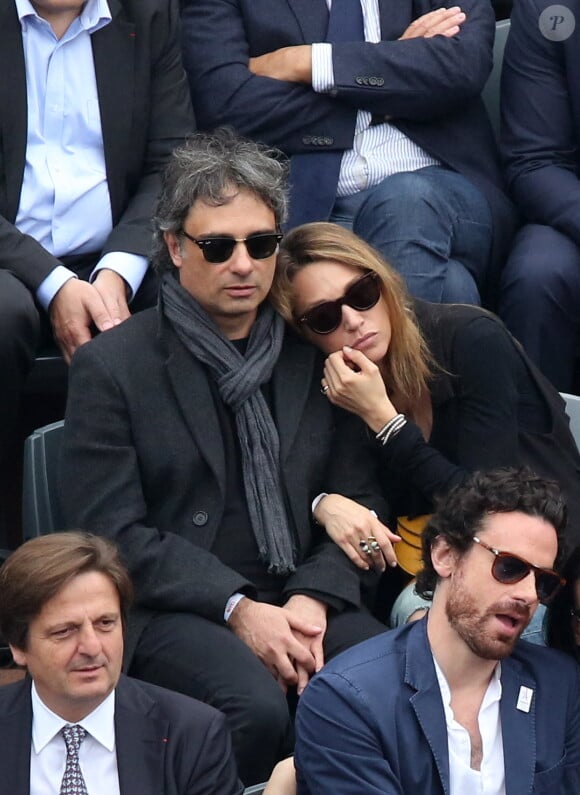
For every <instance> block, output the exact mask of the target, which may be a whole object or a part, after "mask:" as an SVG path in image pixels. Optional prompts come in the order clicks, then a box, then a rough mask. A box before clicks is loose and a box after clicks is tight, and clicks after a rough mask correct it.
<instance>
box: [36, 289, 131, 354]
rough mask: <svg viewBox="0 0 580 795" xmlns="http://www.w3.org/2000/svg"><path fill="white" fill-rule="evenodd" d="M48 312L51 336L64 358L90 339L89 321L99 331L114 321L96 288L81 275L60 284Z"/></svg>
mask: <svg viewBox="0 0 580 795" xmlns="http://www.w3.org/2000/svg"><path fill="white" fill-rule="evenodd" d="M49 316H50V322H51V323H52V329H53V333H54V338H55V340H56V342H57V343H58V346H59V348H60V349H61V351H62V355H63V356H64V358H65V359H66V361H67V362H70V360H71V358H72V355H73V353H74V352H75V351H76V349H77V348H78V347H79V346H80V345H84V343H85V342H88V341H89V340H90V339H91V336H92V333H91V325H92V324H94V325H95V326H96V327H97V328H98V329H99V331H106V330H107V329H110V328H112V327H113V326H114V325H116V324H115V322H114V319H113V317H112V316H111V313H110V312H109V310H108V309H107V307H106V305H105V303H104V301H103V299H102V298H101V296H100V294H99V292H98V290H97V289H96V288H95V287H94V285H92V284H89V283H88V282H85V281H82V280H81V279H69V280H68V281H67V282H65V283H64V284H63V286H62V287H61V288H60V290H59V291H58V292H57V294H56V295H55V296H54V298H53V299H52V301H51V303H50V307H49Z"/></svg>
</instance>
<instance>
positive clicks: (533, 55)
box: [499, 0, 580, 392]
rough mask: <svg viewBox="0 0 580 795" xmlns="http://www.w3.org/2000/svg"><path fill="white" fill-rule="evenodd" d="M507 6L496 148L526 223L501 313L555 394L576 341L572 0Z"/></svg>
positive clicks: (577, 20) (579, 322) (579, 29)
mask: <svg viewBox="0 0 580 795" xmlns="http://www.w3.org/2000/svg"><path fill="white" fill-rule="evenodd" d="M557 9H559V11H557V12H554V4H553V3H551V2H549V1H548V0H520V1H519V2H518V3H516V4H515V5H514V11H513V14H512V17H511V27H510V34H509V37H508V41H507V44H506V50H505V56H504V61H503V72H502V134H501V146H502V154H503V156H504V159H505V168H506V175H507V180H508V185H509V188H510V189H511V192H512V195H513V198H514V199H515V202H516V204H517V205H518V207H519V208H520V210H521V211H522V213H523V215H524V218H525V220H526V221H527V223H526V224H525V226H523V227H522V229H521V230H520V231H519V233H518V235H517V237H516V239H515V243H514V247H513V250H512V252H511V254H510V257H509V260H508V262H507V264H506V267H505V270H504V272H503V274H502V284H501V300H500V304H499V314H500V315H501V317H502V319H503V320H504V321H505V323H506V325H507V326H508V328H509V329H510V331H511V332H512V334H514V336H515V337H517V338H518V339H519V341H520V342H521V343H522V345H523V346H524V348H525V349H526V352H527V353H528V355H529V356H530V358H531V359H532V361H533V362H534V363H535V364H536V365H537V366H538V367H539V368H540V370H541V371H542V372H543V373H544V375H546V376H547V377H548V378H549V379H550V380H551V381H552V383H553V384H554V386H555V387H556V389H559V390H560V391H561V392H571V391H574V389H573V386H574V372H575V367H576V361H577V358H578V355H579V349H580V2H579V0H570V2H567V3H565V4H564V5H558V6H557Z"/></svg>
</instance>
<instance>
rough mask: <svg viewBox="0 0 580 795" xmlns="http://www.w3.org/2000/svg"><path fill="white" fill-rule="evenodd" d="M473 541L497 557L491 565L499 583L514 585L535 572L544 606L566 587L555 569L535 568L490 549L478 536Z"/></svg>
mask: <svg viewBox="0 0 580 795" xmlns="http://www.w3.org/2000/svg"><path fill="white" fill-rule="evenodd" d="M473 541H474V542H475V543H476V544H479V545H480V546H481V547H483V548H484V549H487V550H489V552H491V553H492V554H493V555H495V560H494V561H493V563H492V564H491V573H492V575H493V577H494V579H496V580H497V581H498V582H501V583H503V584H504V585H513V584H514V583H516V582H521V581H522V580H523V579H524V577H527V576H528V574H529V573H530V572H531V571H533V572H534V576H535V578H536V593H537V594H538V599H539V600H540V602H542V604H547V603H548V602H549V601H550V600H551V599H553V597H554V596H555V595H556V593H557V592H558V591H559V590H560V588H561V587H562V586H563V585H566V580H565V579H564V577H561V576H560V575H559V574H558V572H557V571H554V570H553V569H543V568H541V566H535V565H534V564H533V563H529V562H528V561H527V560H524V559H523V558H520V557H518V556H517V555H514V554H512V553H511V552H500V550H499V549H494V548H493V547H490V546H489V544H486V543H485V542H484V541H482V540H481V539H479V538H478V537H477V536H473Z"/></svg>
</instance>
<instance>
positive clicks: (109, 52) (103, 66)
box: [91, 0, 136, 218]
mask: <svg viewBox="0 0 580 795" xmlns="http://www.w3.org/2000/svg"><path fill="white" fill-rule="evenodd" d="M109 7H110V9H111V15H112V17H113V19H112V21H111V22H110V24H108V25H105V27H104V28H101V30H98V31H97V32H96V33H94V34H93V35H92V36H91V41H92V46H93V58H94V62H95V74H96V79H97V92H98V95H99V109H100V112H101V127H102V131H103V144H104V149H105V164H106V169H107V182H108V185H109V193H110V197H111V210H112V214H113V218H118V217H119V216H120V214H121V211H122V206H121V204H122V201H123V185H122V183H121V182H120V181H119V178H120V175H123V174H125V173H126V168H125V166H124V164H123V162H122V159H123V157H124V154H125V153H124V152H123V151H122V149H121V148H119V142H121V141H128V140H130V132H131V126H132V121H133V104H132V97H133V96H134V84H135V36H136V32H135V25H133V24H131V23H129V22H128V21H126V20H125V19H123V18H122V8H121V5H120V4H119V2H118V0H109ZM119 108H123V112H122V113H119Z"/></svg>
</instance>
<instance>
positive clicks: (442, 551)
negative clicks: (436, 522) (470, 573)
mask: <svg viewBox="0 0 580 795" xmlns="http://www.w3.org/2000/svg"><path fill="white" fill-rule="evenodd" d="M458 556H459V553H458V551H457V550H456V549H455V548H454V547H452V546H451V545H450V544H449V542H448V541H446V540H445V539H444V538H443V536H437V537H436V538H435V539H434V540H433V543H432V545H431V563H432V564H433V568H434V569H435V571H436V572H437V574H438V575H439V577H441V579H447V578H449V577H451V575H452V574H453V572H454V570H455V567H456V565H457V558H458Z"/></svg>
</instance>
